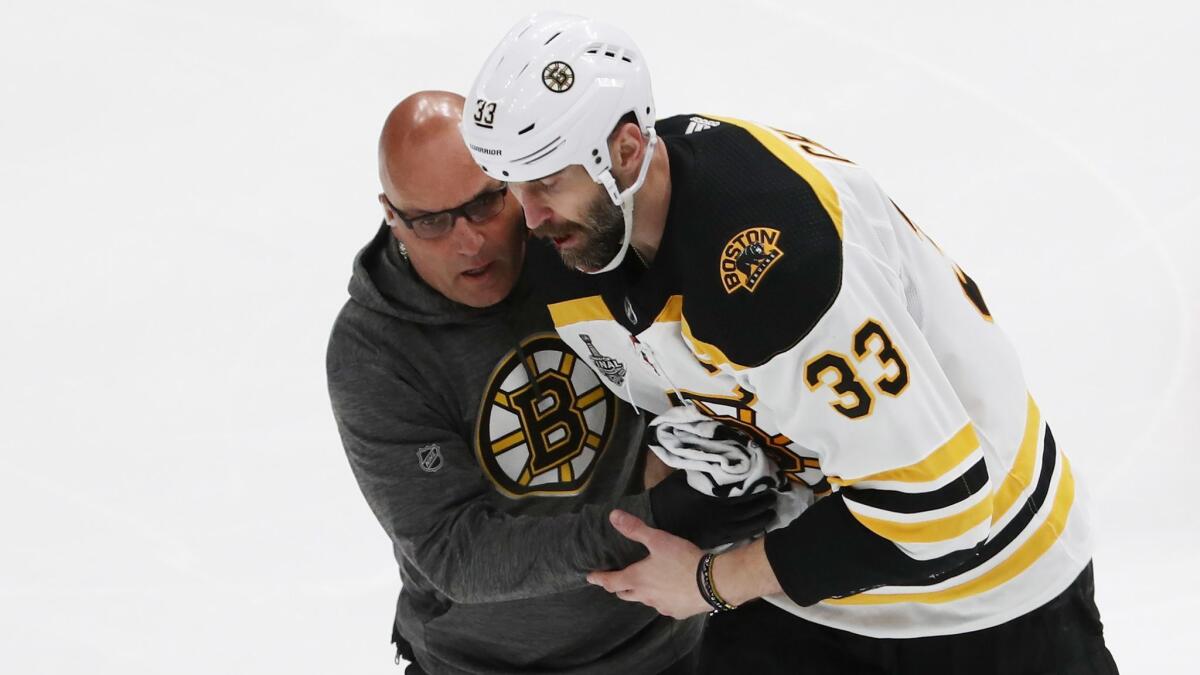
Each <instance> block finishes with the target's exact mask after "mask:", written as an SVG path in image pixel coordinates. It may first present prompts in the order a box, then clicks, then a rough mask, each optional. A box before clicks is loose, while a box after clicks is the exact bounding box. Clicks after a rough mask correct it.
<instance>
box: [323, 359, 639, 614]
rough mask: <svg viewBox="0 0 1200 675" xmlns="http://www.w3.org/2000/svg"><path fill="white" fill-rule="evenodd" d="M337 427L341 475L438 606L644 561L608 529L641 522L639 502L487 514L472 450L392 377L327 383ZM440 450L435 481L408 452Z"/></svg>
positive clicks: (541, 589) (372, 375) (567, 585)
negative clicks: (440, 601)
mask: <svg viewBox="0 0 1200 675" xmlns="http://www.w3.org/2000/svg"><path fill="white" fill-rule="evenodd" d="M329 393H330V399H331V401H332V403H333V412H334V417H335V419H336V421H337V426H338V431H339V433H340V434H341V438H342V444H343V445H344V447H345V450H346V455H347V457H348V458H349V460H350V467H351V469H352V470H353V472H354V476H355V478H356V479H357V481H358V484H359V487H360V488H361V489H362V492H363V496H365V497H366V499H367V503H368V504H369V505H370V507H371V510H372V511H373V512H374V513H375V517H376V518H377V519H378V520H379V523H380V524H381V525H382V526H383V529H384V530H385V531H386V532H387V534H388V536H389V537H391V539H392V541H393V543H394V544H395V547H396V550H397V555H403V556H405V557H406V558H407V559H408V560H409V561H411V562H413V563H414V564H415V565H416V566H417V567H418V568H419V569H420V571H421V572H422V574H423V575H424V576H425V577H426V578H427V579H428V580H429V581H430V582H431V583H432V584H433V585H434V586H435V587H436V588H437V589H438V590H439V591H441V592H442V593H443V594H444V595H446V596H447V597H448V598H450V599H451V600H452V601H454V602H458V603H479V602H499V601H505V600H519V599H522V598H529V597H533V596H539V595H546V594H550V593H556V592H560V591H565V590H569V589H573V588H579V587H583V586H585V585H586V583H587V582H586V581H585V579H584V576H585V575H586V574H587V573H588V572H589V571H592V570H597V569H617V568H621V567H625V566H626V565H628V564H630V563H632V562H635V561H637V560H639V559H641V558H642V557H644V556H645V555H646V550H645V549H644V548H643V547H642V546H641V545H640V544H636V543H634V542H631V541H629V540H627V539H625V538H624V537H622V536H621V535H620V534H618V533H617V532H616V530H614V529H613V528H612V526H611V525H610V524H609V522H608V513H609V511H610V510H612V509H613V508H621V509H624V510H626V511H629V512H630V513H633V514H635V515H637V516H638V517H640V518H643V519H644V520H647V522H652V521H651V520H650V501H649V497H648V495H647V494H646V493H641V494H636V495H627V496H624V497H621V498H619V499H616V500H615V501H614V502H612V503H609V504H587V505H583V506H581V507H580V508H579V509H577V510H575V511H573V512H570V513H563V514H558V515H553V516H541V517H537V516H514V515H511V514H506V513H504V512H501V511H499V510H497V509H496V508H494V507H493V506H492V505H491V504H489V496H490V495H491V493H492V488H491V486H490V484H489V483H488V482H487V479H486V478H485V477H484V475H483V472H482V470H481V469H480V467H479V463H478V461H477V460H476V458H475V453H474V450H473V449H472V447H471V446H470V445H468V443H467V442H466V441H465V440H464V439H463V438H462V437H461V435H460V434H459V433H457V432H455V431H453V430H452V429H451V425H450V424H448V423H447V422H446V421H445V420H442V419H439V415H438V414H437V413H436V412H435V411H433V410H432V409H431V408H430V407H429V406H428V405H426V403H425V399H424V398H423V397H422V396H420V395H418V394H417V392H416V391H415V390H414V389H413V388H412V387H411V386H410V385H409V384H408V383H406V382H404V381H403V380H402V379H401V378H400V377H398V376H397V375H396V374H393V373H388V372H384V371H383V370H382V369H380V368H378V367H377V366H373V365H369V364H356V365H353V366H347V367H342V368H338V369H336V370H331V371H330V372H329ZM429 444H437V445H438V446H439V449H440V454H441V457H442V462H441V466H440V467H439V468H438V469H437V470H436V471H428V470H425V469H422V468H421V465H420V463H419V461H418V457H417V450H418V448H421V447H423V446H427V445H429Z"/></svg>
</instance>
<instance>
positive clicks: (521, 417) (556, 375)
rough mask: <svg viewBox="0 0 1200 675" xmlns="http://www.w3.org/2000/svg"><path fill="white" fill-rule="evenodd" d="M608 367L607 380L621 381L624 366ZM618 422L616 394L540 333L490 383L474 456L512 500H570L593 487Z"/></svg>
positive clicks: (559, 344) (506, 360) (559, 342)
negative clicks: (551, 497)
mask: <svg viewBox="0 0 1200 675" xmlns="http://www.w3.org/2000/svg"><path fill="white" fill-rule="evenodd" d="M611 365H612V368H613V370H610V371H609V372H608V373H606V375H607V376H609V377H614V376H620V377H624V367H623V366H619V364H611ZM618 366H619V367H618ZM618 374H619V375H618ZM616 418H617V402H616V397H615V396H614V395H613V393H612V391H610V390H609V389H608V387H606V386H604V384H603V383H601V382H600V378H598V377H596V373H595V372H593V371H592V369H591V368H589V367H588V366H587V364H586V363H584V362H582V361H581V360H580V359H579V358H578V357H577V356H576V355H575V353H574V352H572V351H571V350H570V348H568V347H567V345H566V343H564V342H563V341H562V340H561V339H559V337H558V336H557V335H554V334H552V333H541V334H537V335H533V336H531V337H528V338H526V339H525V340H522V341H521V348H520V349H516V350H513V351H511V352H509V353H508V354H507V355H506V356H505V357H504V358H503V359H501V361H500V363H499V364H498V365H497V366H496V369H495V370H494V371H493V372H492V375H491V377H490V378H489V379H488V383H487V386H486V387H485V388H484V390H483V400H482V401H480V404H479V420H478V422H476V424H475V431H476V438H475V451H476V453H477V455H478V458H479V464H480V466H482V467H483V469H484V472H485V473H486V474H487V476H488V478H489V479H490V480H491V481H492V483H493V484H495V486H496V487H497V488H498V489H499V490H500V492H502V493H504V494H506V495H508V496H510V497H526V496H529V495H573V494H577V493H578V492H579V491H580V490H582V489H583V488H584V487H585V486H586V485H587V483H588V481H589V480H590V479H591V476H592V473H593V469H594V468H595V466H596V464H597V463H598V461H599V458H600V455H601V454H602V453H603V452H604V449H605V448H606V447H607V446H608V440H609V437H610V436H611V435H612V430H613V426H614V424H615V423H616Z"/></svg>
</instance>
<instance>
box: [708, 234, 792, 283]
mask: <svg viewBox="0 0 1200 675" xmlns="http://www.w3.org/2000/svg"><path fill="white" fill-rule="evenodd" d="M782 257H783V249H781V248H779V230H776V229H773V228H770V227H751V228H748V229H745V230H742V231H741V232H738V233H737V234H735V235H733V238H732V239H730V240H729V242H728V243H727V244H725V248H724V249H722V251H721V265H720V273H721V286H722V287H724V288H725V292H726V293H733V292H734V291H736V290H737V289H739V288H744V289H746V290H747V291H750V292H751V293H753V292H754V289H756V288H758V284H759V282H760V281H762V280H763V277H764V276H766V274H767V272H768V271H770V269H771V266H772V265H774V264H775V263H776V261H778V260H779V259H780V258H782Z"/></svg>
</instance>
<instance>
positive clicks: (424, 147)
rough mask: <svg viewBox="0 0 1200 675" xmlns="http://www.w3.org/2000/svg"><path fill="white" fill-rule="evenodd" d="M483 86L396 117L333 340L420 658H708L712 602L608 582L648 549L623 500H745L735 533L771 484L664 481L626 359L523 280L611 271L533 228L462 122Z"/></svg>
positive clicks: (547, 667)
mask: <svg viewBox="0 0 1200 675" xmlns="http://www.w3.org/2000/svg"><path fill="white" fill-rule="evenodd" d="M462 104H463V103H462V98H461V97H459V96H457V95H454V94H449V93H446V92H421V93H418V94H414V95H413V96H410V97H409V98H407V99H405V100H404V101H402V102H401V103H400V104H399V105H398V106H396V108H395V109H394V110H393V111H392V113H391V114H390V115H389V116H388V118H387V121H386V122H385V124H384V128H383V132H382V133H381V135H380V145H379V166H380V181H381V183H382V186H383V192H382V194H380V195H379V201H380V204H381V205H382V206H383V211H384V217H385V222H384V224H383V225H382V226H381V227H380V229H379V231H378V232H377V233H376V235H375V237H374V239H373V240H372V241H371V243H370V244H368V245H367V246H366V247H365V248H364V249H363V250H362V251H361V252H360V253H359V254H358V256H357V258H356V259H355V261H354V272H353V277H352V278H351V281H350V289H349V290H350V300H349V301H348V302H347V303H346V305H345V307H344V308H343V309H342V311H341V313H340V314H339V315H338V317H337V320H336V322H335V324H334V328H333V332H332V335H331V336H330V341H329V350H328V357H327V372H328V380H329V391H330V397H331V399H332V403H333V409H334V416H335V418H336V420H337V424H338V429H339V432H340V433H341V437H342V442H343V444H344V446H345V450H346V454H347V456H348V457H349V460H350V466H351V468H352V470H353V472H354V475H355V478H356V479H357V480H358V483H359V486H360V487H361V489H362V492H363V495H364V496H365V497H366V499H367V502H368V504H369V505H370V507H371V509H372V511H374V513H375V516H376V518H377V519H378V520H379V523H380V524H381V525H382V526H383V529H384V530H385V531H386V532H387V534H388V536H389V537H390V538H391V540H392V544H393V549H394V552H395V557H396V561H397V563H398V564H399V569H400V578H401V583H402V586H401V591H400V597H399V601H398V603H397V609H396V618H395V623H394V630H393V638H394V641H395V642H396V645H397V650H398V651H397V654H398V656H400V655H403V656H404V657H405V658H407V659H408V660H409V661H415V662H414V663H413V665H411V666H409V670H408V671H407V672H409V673H425V672H428V673H528V672H535V671H536V672H540V673H659V672H672V673H686V672H691V669H692V668H693V667H694V663H693V660H694V659H693V657H692V656H691V654H692V652H693V648H694V646H695V645H696V643H697V642H698V639H699V634H700V630H701V622H700V620H688V621H675V620H673V619H669V618H666V617H662V616H659V615H658V614H657V613H656V612H655V611H654V610H652V609H650V608H648V607H644V606H642V605H637V604H633V603H626V602H622V601H621V600H619V599H618V598H616V597H614V596H610V595H609V594H607V593H606V592H604V591H603V590H602V589H599V588H596V587H594V586H590V585H588V584H587V582H586V579H585V576H586V574H587V573H588V572H589V571H590V570H593V569H616V568H620V567H624V566H625V565H627V564H629V563H632V562H634V561H636V560H639V559H641V558H642V557H644V555H645V549H643V548H642V547H641V546H640V545H638V544H634V543H632V542H629V541H628V540H626V539H625V538H623V537H621V536H620V535H618V534H617V533H616V532H615V530H613V529H612V527H611V525H610V524H609V523H608V519H607V517H608V513H609V511H611V510H612V509H614V508H621V509H623V510H626V511H629V512H632V513H635V514H638V515H639V516H640V517H643V518H648V519H651V520H652V522H656V523H657V524H658V526H659V527H667V528H668V529H674V530H675V531H676V532H677V533H679V534H681V536H686V535H687V533H689V532H690V533H696V532H699V531H700V530H705V532H706V533H711V532H713V531H714V530H722V529H723V528H722V523H723V522H726V521H727V522H729V523H730V524H731V525H730V527H729V528H725V531H724V532H723V534H724V540H726V541H732V540H734V539H740V538H742V537H744V536H747V535H748V534H749V533H750V532H751V531H753V530H760V529H761V528H762V527H763V526H764V525H765V524H766V522H767V520H769V518H770V516H771V512H770V511H769V510H767V509H768V508H769V506H770V504H767V503H764V502H762V501H753V502H749V503H743V504H740V505H736V506H727V505H725V504H714V503H712V502H713V501H714V500H711V499H710V498H705V497H700V498H699V500H700V501H697V499H698V498H697V495H698V494H699V493H697V492H696V491H694V490H691V489H690V488H688V487H687V486H686V483H685V482H683V480H682V479H683V475H682V474H676V475H672V476H671V477H668V478H667V479H666V480H663V481H662V482H661V483H658V484H657V485H655V487H653V489H651V490H649V491H646V490H645V485H646V482H647V480H650V482H654V481H653V480H652V479H648V478H647V477H646V476H645V475H644V470H643V465H644V460H642V459H641V457H642V456H643V452H642V451H641V448H640V441H641V433H642V428H643V421H642V419H641V418H640V417H639V416H638V415H637V414H636V413H635V412H634V411H633V410H632V409H631V408H629V407H627V406H626V405H625V404H624V403H622V402H621V401H620V400H619V399H618V398H617V397H616V396H614V395H613V393H612V392H611V390H610V389H609V388H608V387H610V386H617V385H619V384H620V381H621V380H622V378H623V374H624V371H625V364H620V363H619V362H616V361H615V360H613V359H607V357H606V356H605V355H603V354H600V353H592V354H586V355H583V356H582V357H581V356H577V355H574V354H572V353H571V352H570V350H569V349H568V348H567V347H566V346H565V345H564V344H563V343H562V342H561V341H560V340H559V339H558V337H557V336H556V335H555V334H554V326H553V323H552V321H551V319H550V316H549V314H548V312H547V310H546V306H545V298H544V297H542V296H541V295H540V291H539V290H538V289H534V288H530V287H529V286H527V285H526V284H525V283H523V281H522V280H523V279H526V278H536V279H539V281H540V282H545V284H544V286H542V287H548V288H553V289H555V290H558V291H561V290H562V289H570V288H576V287H578V288H580V289H584V288H586V287H587V284H590V283H591V279H590V278H589V277H586V276H583V275H579V274H575V273H572V272H567V271H566V270H564V269H563V268H562V265H560V264H558V262H557V259H556V258H555V254H554V252H553V251H552V250H550V249H548V248H545V247H544V246H543V245H542V244H540V243H538V242H528V243H527V241H526V229H525V226H524V221H523V220H522V217H521V208H520V206H519V205H518V204H517V202H516V201H515V199H514V198H513V197H512V195H511V194H509V193H508V191H507V186H506V185H505V184H503V183H499V182H497V181H494V180H492V179H490V178H488V177H487V176H486V175H485V174H484V173H483V172H481V171H480V170H479V168H478V167H477V166H476V165H475V163H474V162H473V161H472V159H471V157H470V155H469V154H468V152H467V149H466V148H465V146H464V144H463V142H462V138H461V136H460V135H459V131H458V127H457V122H458V120H459V119H460V118H461V115H462ZM581 358H588V359H592V360H594V361H597V362H598V363H604V364H606V368H605V369H602V373H603V377H605V378H606V379H607V380H608V381H607V382H602V381H601V380H600V376H598V375H597V374H596V373H594V372H593V371H592V370H591V369H590V368H588V367H587V365H586V364H583V363H581V362H580V361H581ZM606 385H608V386H606ZM759 516H761V517H759ZM722 519H726V520H725V521H723V520H722ZM735 521H736V523H735ZM698 536H699V535H697V537H694V538H698ZM705 536H707V535H705ZM715 543H719V542H715V541H708V542H705V544H707V545H712V544H715Z"/></svg>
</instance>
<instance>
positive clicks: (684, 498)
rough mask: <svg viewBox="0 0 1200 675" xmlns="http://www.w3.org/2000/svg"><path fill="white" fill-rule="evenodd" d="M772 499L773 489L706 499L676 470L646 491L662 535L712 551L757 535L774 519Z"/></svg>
mask: <svg viewBox="0 0 1200 675" xmlns="http://www.w3.org/2000/svg"><path fill="white" fill-rule="evenodd" d="M775 498H776V493H775V491H774V490H763V491H762V492H757V493H754V494H749V495H742V496H740V497H710V496H708V495H706V494H702V493H700V492H698V491H696V490H693V489H692V488H691V486H689V485H688V483H687V474H686V473H685V472H683V471H676V472H673V473H672V474H671V475H669V476H667V478H666V479H665V480H663V482H661V483H659V484H658V485H656V486H655V487H654V489H652V490H650V512H651V513H652V514H653V515H654V523H655V524H656V525H658V526H659V527H661V528H662V529H663V530H665V531H666V532H669V533H670V534H673V535H675V536H677V537H683V538H684V539H687V540H688V541H690V542H692V543H694V544H696V545H697V546H699V547H701V548H712V547H714V546H719V545H721V544H728V543H730V542H734V541H742V540H744V539H749V538H751V537H753V536H755V535H758V534H761V533H762V532H763V531H764V530H766V528H767V525H770V524H771V521H772V520H774V519H775V510H774V507H775ZM618 529H620V528H618ZM622 534H624V533H622ZM626 536H628V535H626ZM631 538H632V537H631Z"/></svg>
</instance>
